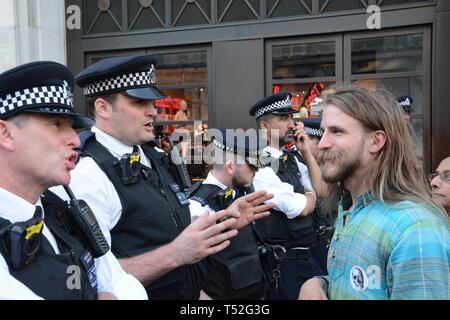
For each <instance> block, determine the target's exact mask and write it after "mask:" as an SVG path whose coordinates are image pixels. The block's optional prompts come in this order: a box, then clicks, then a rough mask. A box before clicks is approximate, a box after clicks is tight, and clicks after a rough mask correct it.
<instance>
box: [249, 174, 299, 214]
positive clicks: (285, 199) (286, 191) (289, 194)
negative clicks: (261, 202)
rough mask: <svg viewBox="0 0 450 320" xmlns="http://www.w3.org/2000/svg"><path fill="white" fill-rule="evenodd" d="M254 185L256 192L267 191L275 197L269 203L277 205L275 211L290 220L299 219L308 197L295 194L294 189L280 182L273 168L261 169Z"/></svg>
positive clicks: (256, 175)
mask: <svg viewBox="0 0 450 320" xmlns="http://www.w3.org/2000/svg"><path fill="white" fill-rule="evenodd" d="M253 185H254V187H255V190H256V191H260V190H265V191H267V192H268V193H273V194H274V195H275V197H273V198H272V199H271V200H269V201H267V203H275V204H276V206H275V209H276V210H279V211H281V212H283V213H284V214H286V216H287V217H288V218H289V219H294V218H296V217H298V216H299V215H300V214H301V213H302V211H303V210H304V209H305V206H306V201H307V199H306V197H305V196H304V195H303V194H300V193H296V192H294V187H293V186H291V185H290V184H288V183H285V182H283V181H281V180H280V178H279V177H278V176H277V175H276V174H275V172H274V171H273V170H272V169H271V168H264V169H260V170H259V171H258V172H256V174H255V178H254V180H253Z"/></svg>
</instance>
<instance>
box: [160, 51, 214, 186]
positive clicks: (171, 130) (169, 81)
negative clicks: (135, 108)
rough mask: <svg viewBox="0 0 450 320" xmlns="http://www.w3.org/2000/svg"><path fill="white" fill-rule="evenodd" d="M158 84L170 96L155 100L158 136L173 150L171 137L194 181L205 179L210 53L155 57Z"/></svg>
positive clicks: (170, 54) (162, 142)
mask: <svg viewBox="0 0 450 320" xmlns="http://www.w3.org/2000/svg"><path fill="white" fill-rule="evenodd" d="M155 56H156V58H157V61H158V67H157V75H156V79H157V80H156V81H157V83H158V87H159V88H160V89H161V90H162V91H163V92H164V93H165V94H166V95H167V97H166V98H164V99H161V100H156V101H155V107H156V108H157V111H158V115H157V117H156V122H155V134H156V137H157V139H158V142H159V145H160V146H161V148H162V149H164V150H165V151H169V149H170V145H169V142H168V139H167V138H168V137H169V138H171V140H172V142H173V144H174V145H176V146H177V148H178V150H179V151H180V155H181V156H182V158H183V159H184V161H185V163H186V164H187V165H188V170H189V173H190V176H191V178H192V179H194V180H195V179H197V178H204V170H205V166H204V163H203V159H202V154H203V148H204V147H205V144H204V143H205V141H206V136H205V135H204V133H206V132H205V131H206V130H207V127H208V95H209V91H208V69H207V52H206V50H200V51H189V52H177V53H158V54H155Z"/></svg>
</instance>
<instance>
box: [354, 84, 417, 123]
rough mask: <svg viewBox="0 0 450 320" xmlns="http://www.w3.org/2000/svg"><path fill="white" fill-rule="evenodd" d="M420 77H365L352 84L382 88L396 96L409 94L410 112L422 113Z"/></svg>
mask: <svg viewBox="0 0 450 320" xmlns="http://www.w3.org/2000/svg"><path fill="white" fill-rule="evenodd" d="M422 83H423V81H422V77H405V78H390V79H376V80H375V79H366V80H358V81H355V82H353V84H355V85H357V86H360V87H364V88H367V89H370V90H375V89H376V88H383V89H386V90H388V91H389V92H391V93H392V94H393V95H394V96H395V97H396V98H398V97H401V96H410V97H412V98H413V101H414V103H413V105H412V108H411V114H413V115H414V114H422V103H421V102H422V101H423V91H422Z"/></svg>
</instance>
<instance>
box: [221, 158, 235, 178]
mask: <svg viewBox="0 0 450 320" xmlns="http://www.w3.org/2000/svg"><path fill="white" fill-rule="evenodd" d="M223 170H225V172H226V173H227V174H229V175H230V176H231V175H233V174H234V171H235V170H236V166H235V164H234V163H233V161H231V160H227V161H226V162H225V163H224V165H223Z"/></svg>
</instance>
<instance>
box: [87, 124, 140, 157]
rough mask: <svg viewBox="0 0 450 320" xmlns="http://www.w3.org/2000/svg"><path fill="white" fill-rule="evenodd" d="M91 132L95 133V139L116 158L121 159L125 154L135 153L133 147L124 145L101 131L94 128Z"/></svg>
mask: <svg viewBox="0 0 450 320" xmlns="http://www.w3.org/2000/svg"><path fill="white" fill-rule="evenodd" d="M91 131H92V132H94V133H95V139H96V140H97V141H98V142H100V143H101V144H102V145H103V146H104V147H105V148H106V149H108V151H109V152H111V153H112V154H113V155H114V156H115V157H117V158H120V157H121V156H122V155H124V154H127V153H133V146H130V145H128V144H125V143H123V142H122V141H120V140H118V139H116V138H114V137H113V136H111V135H109V134H107V133H106V132H104V131H102V130H101V129H99V128H97V127H95V126H94V127H92V128H91Z"/></svg>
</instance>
